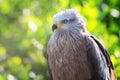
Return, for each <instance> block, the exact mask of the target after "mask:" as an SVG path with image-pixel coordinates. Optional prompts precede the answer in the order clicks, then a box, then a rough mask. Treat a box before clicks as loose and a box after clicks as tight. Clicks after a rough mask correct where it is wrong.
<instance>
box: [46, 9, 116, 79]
mask: <svg viewBox="0 0 120 80" xmlns="http://www.w3.org/2000/svg"><path fill="white" fill-rule="evenodd" d="M52 30H53V35H52V36H51V38H50V40H49V41H48V44H47V62H48V68H49V74H50V78H51V80H117V78H116V72H115V69H114V66H113V64H112V61H111V59H110V56H109V53H108V51H107V50H106V49H105V48H104V47H103V45H102V44H101V43H100V41H99V40H98V39H97V38H96V37H94V36H93V35H92V34H91V33H90V32H89V31H88V30H87V28H86V21H85V19H84V17H83V16H81V14H80V13H79V12H78V11H77V10H76V9H65V10H63V11H61V12H58V13H56V14H55V15H54V16H53V25H52Z"/></svg>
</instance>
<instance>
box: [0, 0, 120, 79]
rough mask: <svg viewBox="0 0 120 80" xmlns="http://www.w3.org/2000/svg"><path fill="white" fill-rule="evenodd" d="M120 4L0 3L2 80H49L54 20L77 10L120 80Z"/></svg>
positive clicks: (102, 0) (82, 0) (113, 0)
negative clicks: (49, 45)
mask: <svg viewBox="0 0 120 80" xmlns="http://www.w3.org/2000/svg"><path fill="white" fill-rule="evenodd" d="M119 6H120V3H119V0H66V1H64V0H24V1H22V0H0V80H49V75H48V68H47V62H46V46H47V42H48V40H49V38H50V36H51V34H52V31H51V26H52V16H53V15H54V14H55V13H56V12H59V11H61V10H64V9H68V8H76V9H78V11H79V12H80V13H81V15H83V16H84V17H85V19H86V21H87V28H88V30H89V31H90V32H91V33H92V34H93V35H95V36H96V37H97V38H98V39H99V40H100V41H101V42H102V43H103V45H104V46H105V47H106V48H107V50H108V51H109V52H110V55H111V59H112V62H113V63H114V66H115V69H116V73H117V77H118V79H119V80H120V26H119V25H120V8H119Z"/></svg>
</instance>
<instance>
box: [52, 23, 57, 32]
mask: <svg viewBox="0 0 120 80" xmlns="http://www.w3.org/2000/svg"><path fill="white" fill-rule="evenodd" d="M55 29H57V25H56V24H53V26H52V31H53V32H54V30H55Z"/></svg>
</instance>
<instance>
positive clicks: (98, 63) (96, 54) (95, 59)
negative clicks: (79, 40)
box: [86, 36, 117, 80]
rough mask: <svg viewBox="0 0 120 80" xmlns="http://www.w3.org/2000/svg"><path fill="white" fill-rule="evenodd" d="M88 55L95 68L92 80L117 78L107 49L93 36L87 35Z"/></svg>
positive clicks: (112, 79) (114, 79) (115, 79)
mask: <svg viewBox="0 0 120 80" xmlns="http://www.w3.org/2000/svg"><path fill="white" fill-rule="evenodd" d="M86 40H87V56H88V60H89V61H90V63H91V66H92V68H93V71H92V73H93V77H92V80H117V78H116V74H115V71H114V67H113V64H112V62H111V60H110V56H109V54H108V52H107V50H106V49H105V48H104V47H103V46H102V45H101V43H100V42H99V41H98V40H97V39H96V38H94V37H93V36H88V37H87V39H86Z"/></svg>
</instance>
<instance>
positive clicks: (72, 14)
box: [52, 9, 85, 31]
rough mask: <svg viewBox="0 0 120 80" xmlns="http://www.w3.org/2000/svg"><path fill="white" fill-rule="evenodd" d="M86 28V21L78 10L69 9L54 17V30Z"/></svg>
mask: <svg viewBox="0 0 120 80" xmlns="http://www.w3.org/2000/svg"><path fill="white" fill-rule="evenodd" d="M74 27H79V28H81V29H82V28H84V27H85V21H84V19H83V17H82V16H81V15H80V14H79V12H78V11H77V10H76V9H67V10H64V11H61V12H59V13H57V14H55V15H54V16H53V26H52V30H53V31H54V30H67V29H70V28H72V29H73V28H74Z"/></svg>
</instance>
